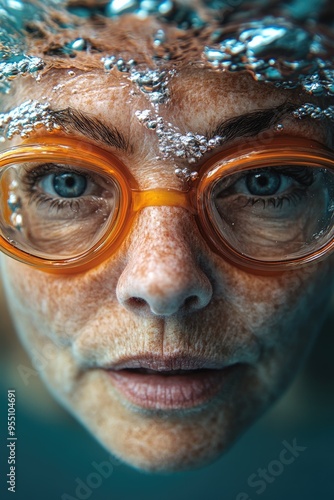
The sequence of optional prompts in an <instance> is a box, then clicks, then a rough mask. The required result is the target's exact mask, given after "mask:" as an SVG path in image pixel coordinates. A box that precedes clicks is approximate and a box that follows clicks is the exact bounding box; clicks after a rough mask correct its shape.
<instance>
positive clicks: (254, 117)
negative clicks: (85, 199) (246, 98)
mask: <svg viewBox="0 0 334 500" xmlns="http://www.w3.org/2000/svg"><path fill="white" fill-rule="evenodd" d="M294 109H296V105H295V104H292V103H289V102H286V103H284V104H281V105H280V106H276V107H274V108H269V109H264V110H258V111H251V112H249V113H245V114H243V115H240V116H236V117H234V118H230V119H228V120H224V121H222V122H220V123H219V124H218V126H216V127H215V128H214V129H213V130H211V131H208V132H207V133H206V136H207V137H208V138H213V137H216V136H219V137H222V138H223V139H224V143H226V142H228V141H231V140H232V139H235V138H237V137H255V136H256V135H258V134H259V133H261V132H263V131H265V130H268V129H270V128H272V127H273V126H275V125H276V124H278V123H279V122H280V120H282V119H283V118H284V117H285V116H286V115H287V114H289V113H291V112H292V111H293V110H294ZM51 114H52V117H53V118H54V120H55V121H56V123H57V124H58V125H60V127H62V128H63V129H64V130H65V132H67V133H68V132H69V131H70V130H76V131H77V132H79V133H81V134H83V135H84V136H86V137H88V138H91V139H93V140H94V141H97V142H100V143H103V144H105V145H107V146H112V147H114V148H116V149H120V150H122V151H125V152H129V151H131V152H132V151H133V148H132V147H131V146H130V144H129V142H128V140H127V139H126V138H125V136H124V135H123V134H122V133H121V132H120V130H118V129H117V128H116V127H114V126H112V125H106V124H105V123H103V122H102V121H101V120H100V119H98V118H96V117H94V116H92V115H90V114H88V113H84V112H82V111H80V110H77V109H74V108H72V107H68V108H65V109H62V110H58V111H56V110H52V111H51Z"/></svg>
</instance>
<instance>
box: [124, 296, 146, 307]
mask: <svg viewBox="0 0 334 500" xmlns="http://www.w3.org/2000/svg"><path fill="white" fill-rule="evenodd" d="M127 303H128V306H129V307H131V308H135V309H142V308H143V306H146V305H147V303H146V300H144V299H141V298H140V297H130V298H129V299H128V300H127Z"/></svg>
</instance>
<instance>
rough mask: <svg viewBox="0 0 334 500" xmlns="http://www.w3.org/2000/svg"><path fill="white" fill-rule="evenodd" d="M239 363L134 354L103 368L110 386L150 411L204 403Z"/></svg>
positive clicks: (228, 378) (222, 386)
mask: <svg viewBox="0 0 334 500" xmlns="http://www.w3.org/2000/svg"><path fill="white" fill-rule="evenodd" d="M238 366H240V365H239V364H237V363H234V364H233V365H223V366H222V363H217V362H215V361H213V360H210V359H203V358H194V357H191V356H187V355H183V356H173V357H169V358H166V357H158V356H155V357H154V356H137V357H132V358H126V359H123V360H119V361H118V362H116V363H114V364H113V365H112V366H110V367H108V368H107V369H106V372H107V375H108V376H109V378H110V380H111V382H112V384H113V386H114V387H115V388H116V390H117V392H118V393H120V394H121V396H122V397H125V399H126V400H127V401H128V402H130V403H132V404H134V405H135V406H138V407H141V408H144V409H152V410H154V409H155V410H178V409H186V408H194V407H196V406H201V405H203V404H206V403H208V402H209V401H210V400H211V399H212V398H214V397H215V396H216V395H217V394H218V393H219V392H220V391H221V390H223V388H224V387H225V386H226V384H227V383H228V382H229V381H230V380H231V378H232V377H233V373H234V372H235V371H236V370H237V367H238Z"/></svg>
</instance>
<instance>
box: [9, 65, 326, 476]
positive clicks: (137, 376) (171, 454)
mask: <svg viewBox="0 0 334 500" xmlns="http://www.w3.org/2000/svg"><path fill="white" fill-rule="evenodd" d="M23 84H24V85H23ZM23 84H22V87H20V89H19V91H17V92H16V94H15V95H16V101H15V102H14V103H13V106H18V105H19V104H21V103H22V102H24V101H25V100H26V99H27V98H31V99H37V100H39V101H41V102H43V99H44V101H45V100H47V101H48V102H50V104H51V105H52V108H53V109H56V110H59V109H65V108H67V107H68V106H71V107H72V108H74V109H76V110H78V111H80V112H81V113H85V114H88V115H89V116H90V117H95V118H98V119H99V120H100V121H101V122H103V123H104V124H105V125H106V127H110V128H115V127H116V128H117V130H118V131H119V133H120V134H121V135H122V136H123V137H124V138H125V140H126V141H127V142H128V143H129V144H130V145H131V147H130V148H128V151H123V150H120V149H115V148H114V147H113V146H111V145H106V144H103V145H101V143H96V140H95V139H94V138H92V137H91V134H90V133H89V130H86V131H85V132H79V131H77V130H75V128H74V127H73V128H72V129H71V130H70V131H68V132H64V131H59V132H57V136H59V137H60V136H66V137H67V136H68V135H70V136H71V137H76V138H78V139H82V140H84V141H86V142H89V143H93V144H97V145H99V146H102V147H103V148H104V149H105V150H106V151H107V152H108V154H110V157H111V158H113V157H117V158H118V159H119V160H120V161H121V163H122V164H123V165H124V166H125V168H126V169H128V170H129V171H130V172H131V173H132V175H133V176H134V178H135V179H136V181H137V182H138V184H139V187H140V188H141V189H150V188H174V189H180V188H181V180H180V179H179V178H178V177H177V176H176V175H175V173H174V170H175V167H180V168H183V167H184V166H187V165H185V164H184V161H183V160H179V159H178V157H177V155H176V154H174V152H173V151H172V152H171V153H170V155H169V156H168V158H167V159H161V156H162V155H161V150H160V147H161V145H160V143H159V139H158V136H157V134H156V131H155V130H152V129H149V128H147V127H145V126H144V125H143V123H141V121H140V120H139V119H138V117H137V116H138V115H136V114H135V112H136V111H139V112H141V111H145V110H147V109H151V108H152V103H151V101H150V97H149V95H147V94H145V93H143V92H141V91H139V90H138V86H137V84H136V82H133V81H130V79H129V77H128V75H127V74H126V73H122V72H119V71H112V72H110V74H105V73H102V72H100V71H95V72H94V71H92V72H86V73H85V72H82V71H79V70H78V71H75V72H74V74H73V72H69V73H68V72H67V71H65V70H58V72H57V71H54V72H53V74H52V78H51V77H48V75H46V76H45V77H42V78H41V80H40V82H39V83H36V82H33V83H29V81H25V82H23ZM167 88H168V93H169V98H168V100H167V101H166V102H165V103H162V104H159V115H160V116H162V118H163V120H164V123H166V124H168V125H167V126H168V127H170V128H171V129H174V130H175V129H177V130H180V132H181V133H182V134H186V133H187V132H191V133H197V134H202V135H206V133H207V131H208V130H211V129H213V128H215V127H216V126H217V125H218V124H219V123H220V122H222V121H223V120H228V119H230V118H234V117H238V116H240V115H244V114H246V113H249V112H252V111H255V110H256V111H259V110H266V109H269V108H270V109H271V108H272V109H274V108H276V107H278V106H279V105H281V104H282V103H284V102H286V100H287V95H288V94H289V91H284V90H282V91H279V90H277V89H275V88H274V87H273V86H270V85H266V84H260V83H258V82H255V81H254V80H253V79H252V78H251V77H250V76H249V75H245V74H243V73H242V74H240V73H238V74H229V73H223V72H221V71H217V70H213V69H210V68H209V67H202V68H201V69H199V68H197V69H196V70H193V69H188V70H183V71H181V72H179V73H177V74H175V75H171V77H170V78H169V81H168V82H167ZM287 92H288V93H287ZM41 96H43V98H41ZM289 98H291V96H290V94H289ZM278 123H279V124H282V125H283V130H281V131H278V129H277V127H276V125H277V124H278ZM279 134H280V135H287V136H296V137H302V138H312V139H315V140H317V141H319V142H322V143H323V144H327V145H329V146H330V144H328V142H327V134H326V132H325V131H324V130H322V128H321V127H319V125H318V124H317V123H315V122H313V121H312V120H296V119H295V118H293V117H292V116H289V115H287V116H286V117H285V118H284V119H279V117H278V118H277V123H272V124H271V125H270V126H269V129H266V127H263V130H261V131H259V133H258V134H257V135H255V136H254V137H251V138H249V137H248V138H244V137H242V136H240V137H237V138H235V139H233V142H230V143H228V144H225V145H224V146H219V147H217V148H216V149H215V150H214V151H211V152H210V151H209V152H207V153H205V154H204V155H203V157H202V158H200V159H199V161H198V164H197V165H195V167H196V169H197V170H200V168H201V166H202V165H205V163H206V162H207V161H208V160H209V159H210V158H211V156H212V155H213V154H217V153H218V152H219V151H221V154H222V156H223V151H224V148H226V147H230V146H231V145H234V146H236V147H238V146H239V145H240V146H241V145H243V144H245V141H247V143H248V144H249V145H250V146H252V145H253V144H254V145H256V144H262V143H264V144H268V143H270V141H271V140H272V139H273V137H275V136H276V135H279ZM38 135H45V130H40V129H39V130H38V131H37V132H36V133H35V137H36V142H37V138H38ZM16 143H20V140H19V139H16ZM5 146H8V145H7V144H6V145H5ZM5 146H2V147H3V148H4V147H5ZM2 273H3V276H4V280H5V285H6V289H7V294H8V298H9V305H10V307H11V309H12V311H13V317H14V320H15V322H16V324H17V328H18V331H19V333H20V336H21V338H22V341H23V343H24V344H25V346H26V348H27V350H28V351H29V352H30V354H31V356H32V359H33V360H38V359H41V357H42V358H43V359H44V360H45V359H46V360H48V361H47V362H45V363H42V365H41V364H39V365H40V366H39V369H40V371H41V375H42V377H43V379H44V380H45V382H46V384H47V385H48V386H49V388H50V390H51V391H52V392H53V394H54V395H55V397H56V398H57V399H58V400H59V401H61V403H62V404H63V405H65V406H66V407H67V408H68V409H69V410H70V411H71V412H72V413H73V414H74V415H75V416H76V417H77V418H78V419H79V420H80V421H81V422H82V423H83V424H84V425H85V426H86V427H87V428H88V429H89V430H90V431H91V432H92V433H93V434H94V435H95V436H96V437H97V439H98V440H99V441H100V442H101V443H102V445H103V446H105V447H106V448H107V449H108V450H110V451H111V452H113V453H115V454H116V455H117V456H119V457H121V458H122V459H123V460H125V461H126V462H127V463H129V464H131V465H133V466H135V467H138V468H142V469H146V470H152V471H153V470H179V469H184V468H191V467H195V466H198V465H201V464H203V463H206V462H209V461H211V460H213V459H215V458H216V457H217V456H219V455H220V454H221V453H222V452H224V451H225V450H226V449H227V448H228V447H229V446H230V445H231V444H232V443H233V441H234V440H235V439H236V438H237V437H238V436H239V434H240V433H241V432H242V431H243V430H244V429H245V428H246V427H247V426H248V425H249V424H250V423H251V422H253V421H254V420H255V419H256V418H257V417H258V416H259V415H260V414H261V413H262V412H263V411H264V410H266V408H267V407H268V406H269V405H270V403H271V402H272V401H274V400H275V399H276V398H277V397H278V396H279V395H280V394H281V392H282V391H283V390H284V389H285V387H286V386H287V385H288V383H289V382H290V380H291V378H292V377H293V375H294V374H295V372H296V370H297V369H298V367H299V366H300V363H301V361H302V360H303V359H304V357H305V355H306V354H307V352H308V350H309V348H310V346H311V344H312V342H313V340H314V338H315V335H316V333H317V332H318V330H319V329H320V326H321V322H320V321H319V318H322V317H323V316H324V313H325V312H326V309H327V307H328V302H329V298H330V291H331V290H330V288H331V283H332V278H333V257H329V258H327V259H326V260H324V261H322V262H320V263H313V264H310V265H308V266H306V267H303V268H301V269H298V270H295V271H288V272H281V273H277V274H271V275H270V274H268V275H259V274H255V273H252V272H250V271H246V270H243V269H241V268H238V267H237V266H235V265H233V264H231V263H229V262H227V261H226V260H224V259H223V258H222V257H221V256H218V255H217V254H216V253H214V252H213V251H212V250H211V249H210V248H209V247H208V245H207V244H206V242H205V240H204V239H203V237H202V235H201V234H200V233H199V231H198V229H197V226H196V224H195V221H194V219H193V216H192V215H191V213H189V212H188V211H187V210H186V209H184V208H181V207H164V206H154V207H147V208H144V209H143V210H142V211H140V212H139V213H138V214H137V216H136V218H135V222H134V224H133V226H132V228H131V229H130V232H129V234H128V237H127V238H126V239H125V240H124V241H123V243H122V245H121V246H120V248H119V249H118V250H117V252H116V253H115V254H114V255H112V256H109V257H108V259H107V260H105V261H104V262H103V263H101V264H99V265H98V266H96V267H94V268H93V269H90V270H88V271H86V272H84V273H80V274H79V273H78V274H72V275H62V274H49V273H46V272H43V271H40V270H37V269H35V268H32V267H29V266H28V265H25V264H21V263H18V262H17V261H15V260H13V259H11V258H9V257H5V256H3V258H2ZM180 370H181V371H180ZM163 372H165V373H163Z"/></svg>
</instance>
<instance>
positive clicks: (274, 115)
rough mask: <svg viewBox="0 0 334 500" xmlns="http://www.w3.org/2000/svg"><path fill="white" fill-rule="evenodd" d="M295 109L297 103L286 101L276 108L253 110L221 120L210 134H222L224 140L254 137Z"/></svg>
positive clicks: (213, 135)
mask: <svg viewBox="0 0 334 500" xmlns="http://www.w3.org/2000/svg"><path fill="white" fill-rule="evenodd" d="M295 109H296V105H295V104H292V103H291V102H286V103H283V104H281V105H279V106H276V107H275V108H269V109H264V110H260V111H251V112H250V113H246V114H244V115H240V116H236V117H234V118H230V119H228V120H224V121H222V122H220V123H219V124H218V126H217V127H216V128H214V129H213V130H212V131H211V132H209V136H210V137H215V136H220V137H222V138H223V139H224V142H227V141H231V140H232V139H236V138H237V137H254V136H256V135H258V134H259V133H260V132H263V131H265V130H268V129H270V128H272V127H274V126H275V125H277V124H278V123H279V122H280V121H281V120H282V119H283V118H284V117H285V116H286V115H287V114H289V113H291V112H292V111H294V110H295Z"/></svg>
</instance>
